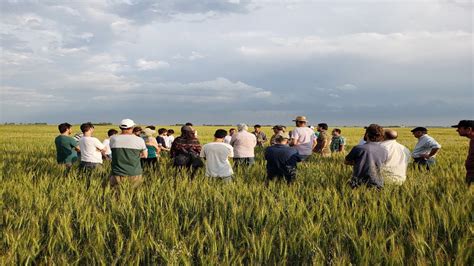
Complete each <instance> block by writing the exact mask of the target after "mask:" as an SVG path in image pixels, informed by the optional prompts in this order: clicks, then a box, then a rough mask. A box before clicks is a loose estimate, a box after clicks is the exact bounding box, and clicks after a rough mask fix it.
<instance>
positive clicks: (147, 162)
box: [141, 127, 161, 168]
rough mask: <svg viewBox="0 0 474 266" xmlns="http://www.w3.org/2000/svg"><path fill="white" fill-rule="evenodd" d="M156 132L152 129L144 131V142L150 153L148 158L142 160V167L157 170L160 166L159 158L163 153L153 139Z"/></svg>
mask: <svg viewBox="0 0 474 266" xmlns="http://www.w3.org/2000/svg"><path fill="white" fill-rule="evenodd" d="M155 133H156V131H154V130H152V129H151V128H148V127H147V128H145V129H144V130H143V140H144V141H145V145H146V148H147V151H148V156H147V157H146V158H142V159H141V160H142V166H143V167H152V168H157V167H158V166H159V165H158V157H159V154H160V151H161V148H160V146H159V145H158V142H156V139H155V138H154V137H153V134H155Z"/></svg>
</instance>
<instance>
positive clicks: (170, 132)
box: [166, 128, 174, 136]
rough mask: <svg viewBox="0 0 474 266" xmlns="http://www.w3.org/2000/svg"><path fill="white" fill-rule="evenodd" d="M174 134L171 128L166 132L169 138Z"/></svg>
mask: <svg viewBox="0 0 474 266" xmlns="http://www.w3.org/2000/svg"><path fill="white" fill-rule="evenodd" d="M173 134H174V130H173V129H171V128H170V129H168V130H167V131H166V135H168V136H171V135H173Z"/></svg>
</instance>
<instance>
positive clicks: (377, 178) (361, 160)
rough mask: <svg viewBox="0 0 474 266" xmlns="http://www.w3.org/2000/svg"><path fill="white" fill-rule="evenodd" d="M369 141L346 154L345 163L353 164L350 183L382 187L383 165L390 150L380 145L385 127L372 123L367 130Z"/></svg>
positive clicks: (351, 184)
mask: <svg viewBox="0 0 474 266" xmlns="http://www.w3.org/2000/svg"><path fill="white" fill-rule="evenodd" d="M365 135H366V136H367V143H365V144H364V145H357V146H355V147H354V148H352V150H351V151H350V152H349V154H348V155H347V156H346V160H345V164H347V165H352V166H353V172H352V178H351V179H350V181H349V185H350V186H351V187H352V188H356V187H359V186H361V185H363V184H365V185H367V186H368V187H376V188H382V187H383V184H384V182H383V181H384V180H383V176H382V167H383V165H384V164H385V163H386V161H387V159H388V151H387V150H386V149H385V148H384V147H382V145H380V143H381V142H382V141H383V139H384V131H383V128H382V127H381V126H379V125H377V124H371V125H370V126H369V127H367V129H366V131H365Z"/></svg>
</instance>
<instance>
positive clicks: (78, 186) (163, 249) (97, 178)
mask: <svg viewBox="0 0 474 266" xmlns="http://www.w3.org/2000/svg"><path fill="white" fill-rule="evenodd" d="M1 129H2V130H1V133H0V150H1V153H0V154H1V155H0V162H1V167H2V175H1V177H0V191H1V195H2V197H1V202H0V204H1V206H2V216H1V228H2V229H1V238H0V264H2V265H3V264H7V265H11V264H30V263H40V264H52V263H56V264H70V263H76V264H99V263H100V264H115V263H117V264H138V263H159V264H194V263H199V264H204V265H215V264H238V263H244V264H263V263H264V264H312V263H314V264H323V263H335V264H349V263H354V264H391V265H399V264H402V263H407V264H439V265H445V264H461V265H473V264H474V255H473V250H474V244H473V232H474V227H473V212H472V210H473V208H472V206H473V191H472V188H471V189H469V188H467V186H466V185H465V183H464V174H465V172H464V159H465V156H466V152H467V139H463V138H460V137H458V136H457V134H456V132H455V131H454V130H452V129H433V130H431V131H432V132H430V134H431V135H432V136H433V137H435V138H436V139H437V140H438V141H439V142H440V143H441V144H442V145H443V148H442V150H441V153H440V154H439V156H438V164H437V166H436V168H435V170H434V171H433V172H432V173H426V172H418V171H414V170H413V169H411V168H410V169H409V171H408V178H407V181H406V182H405V184H404V185H403V186H401V187H385V188H384V189H383V190H381V191H376V190H373V189H367V188H360V189H357V190H351V189H350V188H349V187H348V186H347V185H346V182H347V179H348V178H349V177H350V173H351V169H350V168H349V167H347V166H344V165H343V163H342V162H343V156H334V157H332V158H320V157H313V158H311V160H310V161H309V162H306V163H304V164H300V166H299V172H298V178H297V181H296V183H295V184H294V185H292V186H287V185H286V184H285V183H283V182H273V183H270V185H269V186H268V187H266V186H265V185H264V180H265V164H264V161H263V160H262V151H258V153H257V164H256V165H255V166H254V167H252V168H250V169H247V170H241V169H240V170H238V171H237V172H236V179H235V181H234V182H233V183H231V184H222V183H220V182H218V181H216V180H210V179H207V178H205V177H204V173H203V171H201V172H200V173H199V175H198V177H197V178H196V179H195V180H193V181H190V180H189V178H188V177H187V176H186V174H185V173H178V172H176V171H175V170H174V169H173V168H172V167H171V166H170V161H169V158H168V157H167V156H166V155H164V156H162V158H161V163H160V164H161V167H160V169H159V170H157V171H153V172H150V171H147V172H146V173H145V183H144V184H143V185H142V186H141V187H139V188H138V189H131V188H123V189H122V190H121V193H120V194H119V196H118V197H117V196H116V195H115V194H114V193H113V191H112V190H110V189H109V188H107V189H106V190H105V191H103V190H102V188H101V182H102V180H103V179H104V178H106V177H107V175H108V173H109V171H110V165H108V164H105V166H104V169H102V170H101V171H98V172H97V173H95V174H94V175H92V176H91V179H92V182H91V186H90V188H89V189H86V182H85V180H84V179H83V178H81V176H80V175H78V173H77V169H76V168H75V169H73V171H72V172H71V173H70V175H69V176H67V177H65V176H64V175H63V169H62V168H61V167H60V166H58V165H57V164H56V162H55V148H54V143H53V139H54V137H55V136H56V135H57V133H56V128H55V127H53V126H1ZM75 129H76V130H78V127H75ZM107 129H108V127H98V128H96V134H95V135H96V136H97V137H99V138H100V139H101V140H102V139H103V138H105V136H106V134H105V133H106V131H107ZM174 129H175V130H176V131H178V130H177V129H178V128H177V127H174ZM197 129H198V132H199V136H200V139H201V142H203V143H206V142H209V141H211V140H212V134H213V133H214V131H215V129H216V128H211V127H198V128H197ZM342 130H343V135H344V136H345V137H346V138H347V139H348V144H349V146H353V145H355V144H356V143H357V142H358V141H359V139H360V137H361V135H362V132H363V130H362V129H360V128H342ZM265 131H266V132H267V134H268V135H269V136H270V135H271V132H270V129H268V128H266V129H265ZM399 141H400V142H401V143H402V144H405V145H407V146H408V147H409V148H411V149H412V148H413V146H414V145H415V143H416V139H415V138H413V137H412V136H411V134H410V132H409V130H408V129H400V140H399ZM349 148H350V147H349ZM76 167H77V166H76Z"/></svg>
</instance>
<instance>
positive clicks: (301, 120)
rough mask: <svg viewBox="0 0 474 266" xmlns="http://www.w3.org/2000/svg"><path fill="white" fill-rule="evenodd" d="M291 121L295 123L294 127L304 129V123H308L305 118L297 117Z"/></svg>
mask: <svg viewBox="0 0 474 266" xmlns="http://www.w3.org/2000/svg"><path fill="white" fill-rule="evenodd" d="M293 121H294V122H295V123H296V127H306V123H308V121H307V120H306V116H297V117H296V118H295V120H293Z"/></svg>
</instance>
